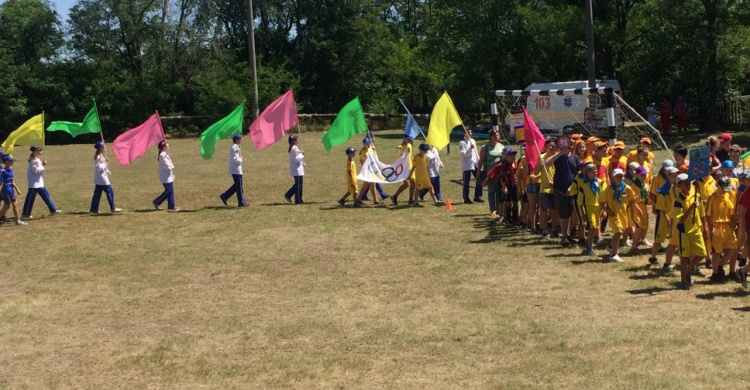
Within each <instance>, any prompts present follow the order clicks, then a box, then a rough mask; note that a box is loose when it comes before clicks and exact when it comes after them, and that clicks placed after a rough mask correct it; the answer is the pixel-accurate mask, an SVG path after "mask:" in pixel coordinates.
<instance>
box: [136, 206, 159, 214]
mask: <svg viewBox="0 0 750 390" xmlns="http://www.w3.org/2000/svg"><path fill="white" fill-rule="evenodd" d="M159 211H164V210H157V209H155V208H153V207H151V208H147V209H135V210H133V212H134V213H156V212H159Z"/></svg>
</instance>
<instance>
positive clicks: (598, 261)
mask: <svg viewBox="0 0 750 390" xmlns="http://www.w3.org/2000/svg"><path fill="white" fill-rule="evenodd" d="M576 256H578V257H580V256H582V255H580V254H578V255H576ZM606 263H607V260H606V259H601V258H594V257H590V258H588V259H581V260H571V261H570V264H573V265H584V264H606Z"/></svg>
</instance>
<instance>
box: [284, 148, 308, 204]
mask: <svg viewBox="0 0 750 390" xmlns="http://www.w3.org/2000/svg"><path fill="white" fill-rule="evenodd" d="M289 174H290V175H292V177H293V178H294V185H293V186H292V188H290V189H289V191H287V192H286V194H284V199H286V201H287V202H289V203H292V195H294V204H304V203H305V201H304V200H302V185H303V184H304V178H305V154H304V153H303V152H302V149H300V148H299V137H298V136H297V134H292V135H290V136H289Z"/></svg>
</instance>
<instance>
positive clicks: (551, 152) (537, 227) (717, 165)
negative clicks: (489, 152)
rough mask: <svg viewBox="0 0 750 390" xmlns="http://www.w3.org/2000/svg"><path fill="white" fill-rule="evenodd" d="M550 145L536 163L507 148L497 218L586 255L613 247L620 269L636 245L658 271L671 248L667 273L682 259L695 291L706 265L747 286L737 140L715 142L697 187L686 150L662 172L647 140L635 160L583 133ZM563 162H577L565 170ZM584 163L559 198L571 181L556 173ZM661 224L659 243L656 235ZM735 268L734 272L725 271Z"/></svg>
mask: <svg viewBox="0 0 750 390" xmlns="http://www.w3.org/2000/svg"><path fill="white" fill-rule="evenodd" d="M546 141H547V142H546V143H545V145H544V147H543V149H542V150H540V152H541V155H540V156H539V159H538V161H537V163H536V164H529V162H528V161H526V156H525V155H522V156H521V158H517V152H516V151H515V150H513V149H511V148H504V150H503V153H502V155H503V158H502V159H501V160H500V161H499V162H497V163H496V164H495V165H494V166H493V167H492V168H491V169H490V170H489V171H488V172H487V175H486V179H485V180H484V185H486V186H487V187H488V188H489V189H490V191H489V192H490V195H489V196H493V195H492V193H497V205H498V206H497V208H495V207H493V206H490V212H491V216H492V217H496V218H499V219H500V221H501V222H502V223H505V224H511V225H517V226H519V227H520V228H522V229H524V230H525V231H526V232H528V233H530V234H538V235H540V236H541V238H543V239H547V240H549V239H552V238H554V237H562V245H563V246H569V245H571V244H572V243H574V242H577V243H578V245H579V246H581V248H582V255H584V256H597V248H601V249H602V251H603V250H605V249H606V251H607V252H608V256H606V259H607V260H608V261H610V262H618V263H619V262H623V259H622V258H621V256H620V253H621V248H622V247H629V253H630V254H631V255H635V254H640V253H641V250H642V249H645V250H647V251H648V253H649V254H650V256H649V259H648V261H649V264H650V265H653V266H658V265H659V259H658V257H657V256H658V255H659V252H660V250H661V249H664V252H665V253H664V263H663V265H662V266H661V269H662V271H663V272H665V273H667V274H672V273H674V272H675V270H674V267H673V266H672V258H673V257H674V255H675V254H677V256H678V257H679V262H680V267H679V269H680V276H681V282H680V288H683V289H689V288H690V286H691V285H692V276H694V275H703V271H702V270H701V267H700V265H701V264H702V263H703V262H704V261H705V267H706V268H708V269H711V270H712V275H711V277H710V282H712V283H723V282H726V281H728V279H734V280H736V281H738V282H741V283H742V284H743V286H746V280H747V272H748V271H749V270H750V269H748V268H747V265H746V264H745V263H746V261H745V259H746V258H747V256H748V253H747V251H748V246H746V245H745V241H746V239H747V234H746V232H745V226H746V225H747V224H748V223H750V212H748V208H750V191H746V192H745V191H744V189H745V188H747V187H748V186H750V171H744V170H743V169H742V163H741V162H740V159H739V157H740V154H741V149H740V147H739V146H737V145H731V144H730V142H731V135H730V134H727V133H724V134H722V135H721V136H720V137H711V139H709V141H708V145H709V146H710V147H711V172H710V174H709V175H708V176H705V177H702V178H698V179H695V180H692V179H691V178H689V176H688V174H687V172H688V167H689V161H688V160H687V153H688V152H687V149H686V148H684V147H676V148H675V149H674V150H673V152H674V160H672V159H665V160H664V161H662V162H661V164H660V168H659V169H658V171H655V170H654V169H653V163H654V154H653V153H652V152H651V150H650V149H651V148H650V147H651V142H652V141H651V139H649V138H646V137H645V138H643V139H641V140H640V143H639V145H638V146H637V147H636V148H635V149H634V150H632V151H630V152H629V153H627V154H625V148H626V147H625V144H624V143H623V142H621V141H617V142H615V143H614V145H610V143H609V142H607V141H605V140H601V139H597V138H595V137H588V138H586V139H583V138H582V137H580V136H579V135H576V134H563V135H562V136H561V137H559V138H556V137H547V140H546ZM568 143H570V146H568ZM521 149H522V151H523V150H524V146H523V143H522V146H521ZM558 156H568V159H567V160H565V162H563V164H556V163H554V160H555V159H556V158H558ZM574 162H575V163H576V165H577V171H576V172H575V175H576V176H575V178H574V179H573V181H572V184H570V185H569V186H568V185H567V182H566V181H562V182H563V183H565V185H566V188H567V192H566V193H564V194H558V193H557V187H559V182H556V180H558V178H559V177H563V176H564V175H559V174H558V175H556V174H555V169H557V170H560V169H567V166H568V165H569V163H570V164H572V163H574ZM532 165H533V167H532ZM738 168H739V169H738ZM560 180H562V179H560ZM498 188H499V189H500V191H497V190H496V189H498ZM568 201H570V202H572V206H573V207H572V208H573V210H574V212H573V213H572V215H570V219H569V225H570V226H569V228H568V229H567V230H566V227H565V225H564V224H563V223H562V221H563V220H565V218H567V217H568V216H569V215H568V214H569V213H568V212H567V211H566V212H565V213H563V212H562V210H567V207H568V203H567V202H568ZM494 203H495V200H494V199H492V200H490V204H491V205H492V204H494ZM519 203H520V211H518V206H519ZM561 205H562V207H561ZM496 210H498V211H496ZM564 214H565V215H564ZM652 219H653V220H654V231H653V242H650V241H649V240H648V239H647V232H648V228H649V223H650V221H651V220H652ZM607 228H609V231H610V232H611V234H612V236H611V237H612V238H611V240H608V241H605V240H603V239H602V235H603V233H605V232H606V231H607ZM567 232H569V233H568V234H566V233H567ZM574 237H577V240H576V239H575V238H574ZM665 242H666V243H667V245H666V247H665V248H662V246H663V245H664V243H665ZM605 246H606V248H605ZM738 263H739V264H738ZM727 265H728V266H729V272H725V269H724V268H725V266H727Z"/></svg>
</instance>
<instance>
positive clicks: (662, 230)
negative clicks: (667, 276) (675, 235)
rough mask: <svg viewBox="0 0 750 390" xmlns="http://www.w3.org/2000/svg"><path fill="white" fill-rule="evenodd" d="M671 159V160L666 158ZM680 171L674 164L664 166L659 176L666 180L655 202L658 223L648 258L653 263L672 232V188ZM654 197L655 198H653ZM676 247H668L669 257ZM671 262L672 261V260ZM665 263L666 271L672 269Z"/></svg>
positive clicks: (657, 193)
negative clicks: (670, 218) (670, 215)
mask: <svg viewBox="0 0 750 390" xmlns="http://www.w3.org/2000/svg"><path fill="white" fill-rule="evenodd" d="M665 161H670V160H665ZM678 172H679V171H678V170H677V168H675V167H674V166H669V165H668V166H667V167H666V168H662V169H661V171H660V172H659V175H658V176H657V177H663V176H666V182H665V183H664V184H662V185H661V187H660V188H658V189H657V190H656V199H655V201H654V202H653V204H654V208H653V211H654V215H656V224H654V245H653V247H651V257H649V258H648V262H649V263H651V265H658V264H659V260H658V259H657V258H656V254H657V253H659V248H661V244H662V243H663V242H664V241H665V240H666V239H667V234H669V232H670V226H671V223H670V220H669V213H670V212H671V211H672V206H673V205H674V201H673V200H672V195H671V192H672V191H671V189H672V184H673V183H674V180H675V178H676V177H677V173H678ZM657 182H658V181H657V179H656V178H655V179H654V183H657ZM652 199H653V198H652ZM674 249H675V247H674V246H672V247H669V246H668V247H667V252H668V255H669V258H670V259H671V258H672V256H673V255H674ZM670 264H671V262H670ZM670 264H667V263H664V266H665V267H666V268H664V271H671V265H670Z"/></svg>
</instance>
